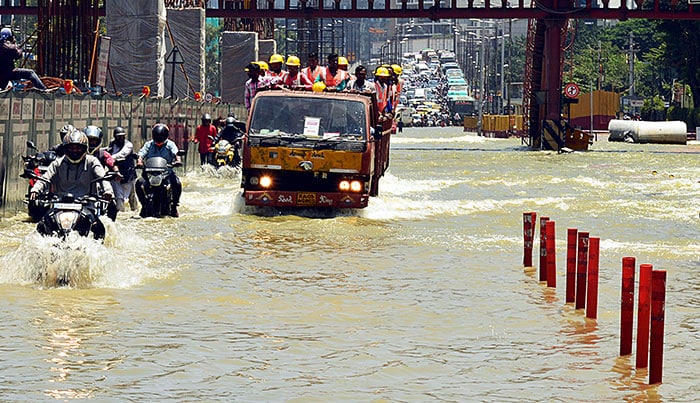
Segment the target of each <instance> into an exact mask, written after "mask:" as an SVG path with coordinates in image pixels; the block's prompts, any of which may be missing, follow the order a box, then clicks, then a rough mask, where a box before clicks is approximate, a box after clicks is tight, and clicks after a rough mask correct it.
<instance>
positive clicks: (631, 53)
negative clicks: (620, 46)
mask: <svg viewBox="0 0 700 403" xmlns="http://www.w3.org/2000/svg"><path fill="white" fill-rule="evenodd" d="M635 53H637V51H636V50H634V34H633V33H632V32H630V47H629V64H630V78H629V83H630V92H629V94H630V96H631V97H633V96H634V58H635Z"/></svg>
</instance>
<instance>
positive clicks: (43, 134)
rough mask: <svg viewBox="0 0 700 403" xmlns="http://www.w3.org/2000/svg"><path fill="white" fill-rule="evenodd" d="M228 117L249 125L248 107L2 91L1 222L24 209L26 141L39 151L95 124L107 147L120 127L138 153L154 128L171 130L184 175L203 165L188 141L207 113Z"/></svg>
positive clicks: (0, 107)
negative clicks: (70, 129)
mask: <svg viewBox="0 0 700 403" xmlns="http://www.w3.org/2000/svg"><path fill="white" fill-rule="evenodd" d="M230 112H233V113H234V115H235V116H236V117H237V118H238V119H240V120H245V119H246V117H247V115H246V111H245V107H243V106H242V105H231V104H209V103H202V102H195V101H184V100H171V99H163V98H145V97H132V96H121V97H117V96H112V95H107V94H105V95H61V94H42V93H36V92H14V91H3V92H0V217H4V216H8V215H14V214H16V213H17V212H18V211H20V210H24V209H25V206H24V203H23V202H22V201H23V200H24V197H25V194H26V192H27V181H26V180H25V179H23V178H20V177H19V175H20V174H21V173H22V171H23V169H24V166H23V161H22V156H23V155H26V153H27V149H26V142H27V140H31V141H33V142H34V144H36V146H37V147H38V148H39V150H46V149H48V148H49V147H50V146H53V145H56V144H58V143H59V142H60V141H61V139H60V138H59V137H60V135H59V133H58V131H59V130H60V129H61V127H63V126H64V125H66V124H72V125H73V126H75V127H77V128H84V127H85V126H88V125H96V126H99V127H101V128H102V130H103V131H104V132H105V137H104V140H103V146H106V145H107V143H108V142H109V141H110V140H111V138H112V130H113V129H114V128H115V127H116V126H122V127H124V128H125V129H126V130H127V135H128V138H129V139H130V140H131V141H132V142H133V143H134V149H135V150H139V149H140V148H141V146H142V145H143V143H144V142H145V141H146V140H148V139H149V138H150V128H151V127H152V126H153V125H154V124H155V123H158V122H162V123H166V124H167V125H168V126H169V127H170V132H171V136H170V138H171V139H172V140H173V141H175V142H176V143H177V144H178V147H180V148H181V149H184V150H186V151H187V154H186V156H185V166H184V169H185V170H189V169H194V168H195V167H197V166H198V165H199V155H198V154H197V148H196V147H189V144H188V137H189V136H192V135H193V134H194V131H195V129H196V127H197V125H199V124H200V122H201V116H202V114H204V113H209V114H211V116H212V118H214V119H218V118H220V117H221V118H225V117H226V116H227V115H228V114H229V113H230Z"/></svg>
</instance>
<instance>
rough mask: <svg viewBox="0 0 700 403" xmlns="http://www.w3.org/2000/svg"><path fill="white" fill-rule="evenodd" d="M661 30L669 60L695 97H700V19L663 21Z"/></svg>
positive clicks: (666, 55) (660, 24)
mask: <svg viewBox="0 0 700 403" xmlns="http://www.w3.org/2000/svg"><path fill="white" fill-rule="evenodd" d="M659 30H660V33H661V34H662V37H663V41H664V42H665V43H666V48H665V58H666V60H667V62H668V63H669V65H671V66H672V67H674V68H676V69H677V72H678V78H679V79H680V80H681V81H683V82H685V83H686V84H688V86H689V87H690V92H691V94H692V97H693V99H700V98H699V97H700V70H699V69H698V66H699V65H700V21H685V20H683V21H676V20H673V21H670V20H669V21H662V22H660V23H659Z"/></svg>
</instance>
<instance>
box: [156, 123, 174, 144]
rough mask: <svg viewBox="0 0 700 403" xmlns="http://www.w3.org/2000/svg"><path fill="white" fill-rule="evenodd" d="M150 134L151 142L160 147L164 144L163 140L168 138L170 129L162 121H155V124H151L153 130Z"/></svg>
mask: <svg viewBox="0 0 700 403" xmlns="http://www.w3.org/2000/svg"><path fill="white" fill-rule="evenodd" d="M151 134H152V135H153V142H154V143H156V145H157V146H158V147H160V146H162V145H163V144H165V140H167V139H168V136H169V135H170V130H169V129H168V126H166V125H164V124H163V123H156V125H155V126H153V130H151Z"/></svg>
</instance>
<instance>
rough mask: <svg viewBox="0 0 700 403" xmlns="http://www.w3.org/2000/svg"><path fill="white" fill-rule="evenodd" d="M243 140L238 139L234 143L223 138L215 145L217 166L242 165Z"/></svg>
mask: <svg viewBox="0 0 700 403" xmlns="http://www.w3.org/2000/svg"><path fill="white" fill-rule="evenodd" d="M240 143H241V141H240V140H239V139H236V141H234V142H233V144H231V143H229V142H228V141H227V140H224V139H221V140H219V142H218V143H216V144H215V145H214V150H215V155H214V162H215V163H216V167H217V168H219V167H222V166H230V167H234V168H235V167H238V166H240V165H241V153H240V149H241V145H240Z"/></svg>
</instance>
